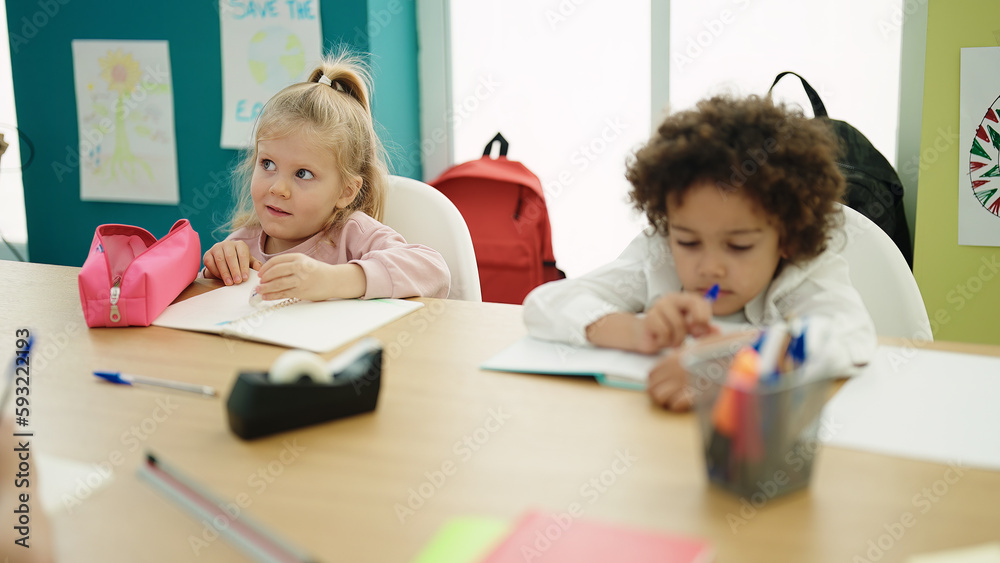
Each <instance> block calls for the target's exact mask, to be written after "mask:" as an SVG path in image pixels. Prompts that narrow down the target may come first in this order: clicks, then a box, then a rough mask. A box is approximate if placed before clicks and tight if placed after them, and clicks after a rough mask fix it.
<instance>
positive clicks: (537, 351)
mask: <svg viewBox="0 0 1000 563" xmlns="http://www.w3.org/2000/svg"><path fill="white" fill-rule="evenodd" d="M659 359H660V357H659V356H655V355H653V356H647V355H645V354H637V353H635V352H625V351H623V350H612V349H610V348H595V347H593V346H573V345H570V344H563V343H561V342H549V341H546V340H539V339H537V338H532V337H530V336H526V337H524V338H522V339H521V340H518V341H517V342H515V343H514V344H511V345H510V346H508V347H507V348H504V349H503V350H501V351H500V352H499V353H497V354H496V355H495V356H493V357H492V358H490V359H488V360H486V361H485V362H483V364H482V365H481V366H479V367H480V368H482V369H485V370H490V371H510V372H515V373H538V374H543V375H573V376H584V377H593V378H595V379H597V381H598V382H599V383H601V384H603V385H609V386H611V387H623V388H626V389H636V390H642V389H645V388H646V380H647V379H648V378H649V372H650V370H652V369H653V366H655V365H656V362H657V361H659Z"/></svg>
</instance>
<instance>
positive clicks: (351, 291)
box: [257, 253, 367, 301]
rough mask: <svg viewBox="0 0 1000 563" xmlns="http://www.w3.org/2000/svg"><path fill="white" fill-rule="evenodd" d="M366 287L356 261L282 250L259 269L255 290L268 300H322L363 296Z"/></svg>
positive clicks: (363, 276) (363, 275) (361, 270)
mask: <svg viewBox="0 0 1000 563" xmlns="http://www.w3.org/2000/svg"><path fill="white" fill-rule="evenodd" d="M366 287H367V284H366V278H365V272H364V270H363V269H361V266H358V265H357V264H338V265H333V264H327V263H325V262H320V261H319V260H316V259H315V258H310V257H309V256H306V255H305V254H300V253H294V254H282V255H281V256H275V257H274V258H271V259H270V260H268V261H267V264H265V265H264V267H263V268H261V269H260V286H259V287H258V289H257V292H258V293H260V294H261V296H262V297H263V298H264V299H266V300H268V301H270V300H272V299H287V298H289V297H297V298H299V299H304V300H307V301H325V300H327V299H331V298H334V297H337V298H341V299H353V298H357V297H362V296H363V295H364V294H365V289H366Z"/></svg>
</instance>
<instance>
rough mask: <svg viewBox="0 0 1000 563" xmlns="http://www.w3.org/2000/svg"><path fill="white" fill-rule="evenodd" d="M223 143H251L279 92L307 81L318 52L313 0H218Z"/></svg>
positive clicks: (319, 40)
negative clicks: (259, 120) (264, 112)
mask: <svg viewBox="0 0 1000 563" xmlns="http://www.w3.org/2000/svg"><path fill="white" fill-rule="evenodd" d="M219 19H220V22H221V25H222V141H221V146H222V148H224V149H236V148H243V147H246V146H248V145H249V144H250V136H251V133H252V131H253V125H254V121H255V120H256V119H257V115H258V114H260V110H261V109H262V108H263V107H264V103H266V102H267V100H269V99H270V98H271V96H273V95H274V94H276V93H277V92H278V91H279V90H281V89H282V88H284V87H285V86H288V85H290V84H294V83H296V82H302V81H304V80H305V79H306V76H307V75H308V73H309V72H310V71H311V70H312V69H313V67H314V66H315V65H316V63H318V62H319V59H320V56H321V55H322V46H323V37H322V32H321V31H320V21H319V1H318V0H291V1H285V0H282V1H281V2H278V1H276V0H265V1H262V2H244V1H241V0H220V3H219Z"/></svg>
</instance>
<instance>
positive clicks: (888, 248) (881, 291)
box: [831, 205, 933, 340]
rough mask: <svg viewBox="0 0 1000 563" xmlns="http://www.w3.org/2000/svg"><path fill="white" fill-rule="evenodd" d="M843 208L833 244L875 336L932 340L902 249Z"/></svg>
mask: <svg viewBox="0 0 1000 563" xmlns="http://www.w3.org/2000/svg"><path fill="white" fill-rule="evenodd" d="M841 208H842V209H843V210H844V228H843V231H842V232H841V233H840V236H837V235H835V236H834V238H833V240H832V241H831V244H832V245H833V250H835V251H837V250H839V251H840V254H841V255H842V256H843V257H844V258H845V259H847V263H848V264H849V265H850V269H851V274H850V275H851V282H852V283H853V284H854V287H855V289H857V290H858V293H860V294H861V300H862V301H864V303H865V307H867V308H868V312H869V314H871V316H872V320H874V321H875V332H876V333H877V334H878V335H879V336H895V337H902V338H910V339H918V340H932V339H933V336H932V333H931V325H930V320H929V319H928V317H927V308H926V307H925V306H924V299H923V297H921V295H920V288H919V287H918V286H917V281H916V280H915V279H914V278H913V273H912V272H910V267H909V266H908V265H907V264H906V259H905V258H903V255H902V253H900V252H899V248H897V247H896V244H895V243H894V242H892V239H891V238H889V235H887V234H885V232H884V231H883V230H882V229H881V228H879V226H878V225H876V224H875V223H873V222H872V221H871V219H869V218H867V217H865V216H864V215H862V214H861V213H859V212H858V211H855V210H854V209H851V208H850V207H847V206H846V205H843V206H841ZM845 236H846V242H845V238H843V237H845Z"/></svg>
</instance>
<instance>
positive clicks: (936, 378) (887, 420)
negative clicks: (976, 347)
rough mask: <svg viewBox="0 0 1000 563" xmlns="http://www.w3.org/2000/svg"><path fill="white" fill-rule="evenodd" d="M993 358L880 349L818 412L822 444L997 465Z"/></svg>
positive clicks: (999, 392) (999, 367) (999, 401)
mask: <svg viewBox="0 0 1000 563" xmlns="http://www.w3.org/2000/svg"><path fill="white" fill-rule="evenodd" d="M998 405H1000V358H991V357H987V356H975V355H969V354H958V353H953V352H939V351H933V350H915V349H912V348H897V347H891V346H883V347H880V348H879V350H878V353H877V354H876V357H875V359H874V361H873V362H872V363H871V364H870V365H869V366H868V367H867V368H866V369H865V371H864V372H862V373H861V374H859V375H857V376H856V377H854V378H853V379H851V380H850V381H848V382H847V383H846V384H844V387H843V388H842V389H841V390H840V391H839V392H838V393H837V394H836V395H834V397H833V398H832V399H831V400H830V402H829V403H828V404H827V405H826V408H825V409H824V410H823V427H824V428H828V429H829V430H830V431H829V432H827V433H826V434H825V435H824V436H823V438H824V439H825V442H826V443H827V444H828V445H831V446H838V447H842V448H850V449H858V450H865V451H871V452H877V453H882V454H888V455H894V456H899V457H907V458H914V459H921V460H928V461H934V462H939V463H945V464H950V463H954V464H960V465H962V466H968V467H977V468H984V469H993V470H1000V434H998V431H997V429H1000V408H998Z"/></svg>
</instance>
